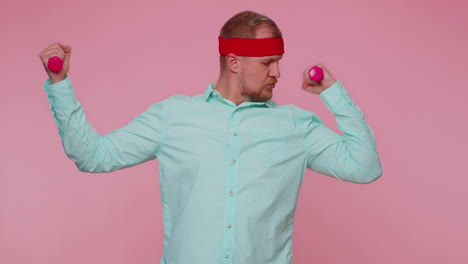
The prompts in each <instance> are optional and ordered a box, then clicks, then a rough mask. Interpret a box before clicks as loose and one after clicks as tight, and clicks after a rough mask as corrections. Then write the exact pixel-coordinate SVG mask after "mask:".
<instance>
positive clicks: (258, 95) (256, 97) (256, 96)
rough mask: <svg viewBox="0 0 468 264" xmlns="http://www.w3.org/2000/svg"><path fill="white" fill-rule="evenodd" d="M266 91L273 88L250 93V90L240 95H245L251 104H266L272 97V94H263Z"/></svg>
mask: <svg viewBox="0 0 468 264" xmlns="http://www.w3.org/2000/svg"><path fill="white" fill-rule="evenodd" d="M266 89H273V88H270V87H266V88H265V87H264V88H262V89H260V90H258V91H252V90H247V91H245V90H244V91H243V92H242V95H246V96H247V97H248V98H249V99H250V101H252V102H266V101H268V100H271V98H272V97H273V93H271V92H270V93H264V91H265V90H266Z"/></svg>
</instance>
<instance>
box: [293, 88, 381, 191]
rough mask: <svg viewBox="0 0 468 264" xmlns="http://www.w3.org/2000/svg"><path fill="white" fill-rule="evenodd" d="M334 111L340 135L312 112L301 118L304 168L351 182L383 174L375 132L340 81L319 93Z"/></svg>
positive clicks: (367, 180)
mask: <svg viewBox="0 0 468 264" xmlns="http://www.w3.org/2000/svg"><path fill="white" fill-rule="evenodd" d="M320 98H321V99H322V101H323V102H324V103H325V105H326V107H327V108H328V109H329V110H330V111H331V112H332V113H333V114H334V116H335V118H336V122H337V126H338V129H339V130H340V131H341V132H343V135H340V134H338V133H336V132H334V131H333V130H331V129H329V128H327V127H326V126H325V124H324V123H323V122H322V120H321V119H320V118H319V117H318V116H317V115H315V114H314V113H312V112H309V111H305V114H303V116H302V118H301V121H302V126H303V128H304V131H305V135H304V141H305V143H304V145H305V148H306V152H307V154H308V155H307V168H309V169H311V170H314V171H316V172H319V173H322V174H325V175H328V176H332V177H336V178H338V179H341V180H344V181H349V182H354V183H371V182H373V181H375V180H377V179H378V178H380V177H381V176H382V166H381V163H380V159H379V155H378V152H377V146H376V142H375V138H374V134H373V132H372V130H371V128H370V127H369V125H368V124H367V122H366V121H365V119H364V115H363V113H362V111H361V110H360V109H359V108H358V106H357V105H356V104H355V103H354V102H353V100H352V99H351V97H350V95H349V93H348V91H347V90H346V89H345V88H344V87H343V85H342V83H341V82H340V81H337V82H336V83H335V84H333V85H332V86H331V87H329V88H328V89H326V90H324V91H323V92H321V93H320Z"/></svg>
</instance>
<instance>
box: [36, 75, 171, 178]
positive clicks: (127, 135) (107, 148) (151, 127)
mask: <svg viewBox="0 0 468 264" xmlns="http://www.w3.org/2000/svg"><path fill="white" fill-rule="evenodd" d="M42 86H43V88H44V90H45V92H46V93H47V97H48V100H49V103H50V110H51V112H52V113H53V116H54V120H55V122H56V124H57V127H58V132H59V135H60V138H61V140H62V145H63V148H64V150H65V153H66V154H67V156H68V157H69V158H70V159H71V160H73V161H74V162H75V164H76V166H77V168H78V169H79V170H80V171H84V172H94V173H99V172H111V171H115V170H119V169H123V168H127V167H132V166H135V165H137V164H140V163H143V162H145V161H149V160H153V159H156V158H157V153H158V151H159V149H160V148H161V145H162V144H163V140H164V131H165V124H166V118H165V117H166V116H167V115H166V113H165V112H166V108H165V104H164V101H161V102H158V103H155V104H153V105H151V106H150V107H149V108H148V109H147V110H146V111H145V112H143V113H141V114H140V115H138V116H136V117H135V118H134V119H133V120H132V121H131V122H129V123H128V124H127V125H125V126H123V127H121V128H119V129H116V130H113V131H111V132H110V133H108V134H107V135H99V134H98V133H97V132H96V130H95V129H94V128H93V127H92V125H91V124H90V123H89V122H88V120H87V119H86V115H85V113H84V110H83V107H82V105H81V104H80V103H79V102H78V101H77V100H76V98H75V94H74V89H73V86H72V83H71V82H70V79H69V77H68V76H67V77H66V78H65V79H64V80H63V81H61V82H58V83H55V84H51V83H50V79H48V80H47V81H45V82H44V84H43V85H42Z"/></svg>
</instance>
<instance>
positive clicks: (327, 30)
mask: <svg viewBox="0 0 468 264" xmlns="http://www.w3.org/2000/svg"><path fill="white" fill-rule="evenodd" d="M462 2H464V3H462ZM1 5H2V6H1V8H0V18H1V23H0V27H1V28H0V29H1V36H2V41H1V42H0V50H1V52H2V54H1V55H2V56H1V58H2V59H3V60H4V59H5V58H6V62H5V61H4V63H2V64H1V66H0V67H1V70H0V73H1V74H2V75H1V80H2V84H3V85H1V87H0V89H1V96H0V107H1V108H0V110H1V111H0V118H1V123H2V129H1V130H0V146H1V151H0V161H1V166H0V176H1V177H0V263H2V264H3V263H4V264H30V263H34V264H62V263H67V264H82V263H88V264H98V263H99V264H106V263H109V264H124V263H125V264H128V263H138V264H145V263H148V264H150V263H152V264H154V263H159V261H160V257H161V250H162V242H163V240H162V239H163V234H162V228H163V226H162V218H161V207H160V197H159V183H158V173H157V168H158V163H157V162H154V161H153V162H148V163H145V164H142V165H140V166H137V167H133V168H128V169H125V170H121V171H118V172H114V173H107V174H88V173H83V172H80V171H78V170H77V169H76V167H75V165H74V163H73V162H72V161H71V160H69V159H68V158H67V157H66V155H65V153H64V151H63V148H62V145H61V141H60V137H59V135H58V131H57V128H56V126H55V122H54V120H53V117H52V113H51V112H50V110H49V102H48V101H47V97H46V94H45V92H44V91H43V89H42V88H41V84H42V83H43V82H44V81H45V80H46V79H47V76H46V73H45V71H44V69H43V67H42V65H41V62H40V60H39V57H38V54H39V52H40V51H41V50H42V49H44V48H45V47H47V46H48V45H50V44H51V43H53V42H55V41H60V42H62V43H63V44H66V45H71V46H72V47H73V53H72V57H71V69H70V73H69V75H70V78H71V80H72V82H73V84H74V86H75V89H76V90H75V91H76V95H77V98H78V100H79V101H80V102H81V103H82V104H83V106H84V108H85V111H86V114H87V117H88V119H89V121H90V122H91V123H92V124H93V126H94V127H95V128H96V129H97V130H98V132H100V133H101V134H105V133H108V132H110V131H112V130H114V129H116V128H119V127H121V126H123V125H125V124H126V123H127V122H129V121H130V120H131V119H132V118H134V117H135V116H136V115H137V114H139V113H141V112H143V111H144V110H146V109H147V107H148V106H149V105H150V104H152V103H154V102H157V101H160V100H163V99H165V98H167V97H168V96H170V95H173V94H187V95H195V94H199V93H202V92H203V91H204V89H205V88H206V86H207V85H208V84H209V83H212V82H216V80H217V77H218V74H219V71H218V67H219V66H218V53H217V36H218V33H219V29H220V28H221V26H222V25H223V23H224V22H225V21H226V20H227V19H228V18H229V17H231V16H232V15H234V14H235V13H237V12H239V11H242V10H245V9H253V10H255V11H257V12H260V13H264V14H266V15H268V16H270V17H271V18H273V19H274V20H275V21H276V22H277V24H278V25H279V27H280V28H281V30H282V31H283V34H284V38H285V45H286V46H285V49H286V55H285V57H284V59H283V61H282V68H281V70H282V72H281V73H282V76H281V78H280V79H279V83H278V85H277V88H275V95H274V100H276V101H278V102H279V103H282V104H286V103H293V104H296V105H298V106H300V107H302V108H304V109H307V110H311V111H314V112H315V113H317V114H318V115H319V116H320V117H322V119H323V120H324V122H325V123H326V124H327V125H328V126H329V127H331V128H332V129H334V130H335V131H337V132H338V129H337V126H336V124H335V120H334V117H333V115H332V114H331V113H330V112H329V111H328V110H327V109H326V107H325V106H324V104H323V103H322V101H321V100H320V98H319V97H318V96H316V95H313V94H309V93H306V92H304V91H301V89H300V85H301V79H300V77H301V74H302V71H303V70H305V69H306V68H307V67H308V66H311V65H313V64H316V63H323V64H324V65H325V66H326V67H327V69H329V70H330V72H331V73H332V74H333V75H334V76H335V78H336V79H339V80H341V81H342V83H343V84H344V86H345V87H346V88H347V89H348V91H349V92H350V94H351V96H352V98H353V99H354V100H355V102H356V104H357V105H358V106H359V107H360V108H361V109H362V110H363V112H364V114H365V117H366V120H367V121H368V123H369V124H370V126H371V128H372V129H373V131H374V134H375V136H376V140H377V146H378V150H379V153H380V157H381V161H382V165H383V176H382V178H381V179H379V180H378V181H376V182H374V183H372V184H369V185H359V184H352V183H348V182H343V181H339V180H337V179H334V178H331V177H328V176H324V175H321V174H318V173H316V172H313V171H308V172H307V175H306V177H305V179H304V182H303V186H302V189H301V193H300V197H299V202H298V207H297V214H296V222H295V233H294V252H293V253H294V264H309V263H327V264H334V263H336V264H338V263H340V264H341V263H359V264H370V263H372V264H374V263H379V264H387V263H388V264H390V263H399V264H402V263H408V264H409V263H412V264H413V263H425V264H433V263H434V264H440V263H450V264H462V263H464V264H466V263H468V253H467V249H468V205H467V204H468V203H467V202H468V188H467V186H468V177H467V176H468V173H467V167H466V166H464V165H466V164H468V159H467V154H466V148H467V147H468V146H467V140H466V135H467V134H468V125H467V122H466V120H467V116H468V115H467V114H468V107H467V103H466V98H467V96H468V85H467V82H468V74H467V70H468V49H467V47H468V34H467V28H468V16H467V14H468V2H466V1H461V0H460V1H455V0H452V1H427V0H426V1H407V0H405V1H401V0H400V1H395V0H393V1H375V0H369V1H336V0H327V1H310V0H308V1H290V2H288V3H286V1H271V0H259V1H255V3H249V1H241V0H236V1H230V2H224V1H214V0H203V1H193V2H189V1H177V0H175V1H171V3H168V2H162V1H154V0H153V1H150V0H132V1H116V0H112V1H111V0H106V1H102V0H92V1H90V0H79V1H78V0H75V1H64V0H61V1H59V0H56V1H54V0H48V1H33V0H29V1H13V0H10V1H7V2H6V3H5V2H2V4H1ZM174 264H180V263H174ZM183 264H185V263H183ZM207 264H209V263H207ZM246 264H261V263H246Z"/></svg>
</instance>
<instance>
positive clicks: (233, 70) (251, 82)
mask: <svg viewBox="0 0 468 264" xmlns="http://www.w3.org/2000/svg"><path fill="white" fill-rule="evenodd" d="M219 36H220V37H221V38H224V39H227V38H249V39H255V38H257V39H259V38H279V37H282V33H281V31H280V30H279V28H278V26H277V25H276V23H275V22H274V21H273V20H271V19H270V18H268V17H267V16H265V15H262V14H258V13H256V12H253V11H243V12H240V13H238V14H236V15H234V16H233V17H232V18H230V19H229V20H228V21H227V22H226V23H225V24H224V26H223V27H222V28H221V31H220V35H219ZM282 57H283V55H272V56H264V57H245V56H238V55H236V54H233V53H230V54H227V55H225V56H220V67H221V75H223V74H229V75H232V76H233V77H235V78H236V79H237V82H238V83H239V88H240V92H241V95H242V96H243V97H245V99H246V100H248V101H257V102H261V101H268V100H270V99H271V97H272V87H271V84H274V83H276V82H277V78H279V77H280V72H279V65H278V63H279V60H280V59H281V58H282Z"/></svg>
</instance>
